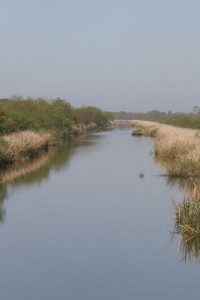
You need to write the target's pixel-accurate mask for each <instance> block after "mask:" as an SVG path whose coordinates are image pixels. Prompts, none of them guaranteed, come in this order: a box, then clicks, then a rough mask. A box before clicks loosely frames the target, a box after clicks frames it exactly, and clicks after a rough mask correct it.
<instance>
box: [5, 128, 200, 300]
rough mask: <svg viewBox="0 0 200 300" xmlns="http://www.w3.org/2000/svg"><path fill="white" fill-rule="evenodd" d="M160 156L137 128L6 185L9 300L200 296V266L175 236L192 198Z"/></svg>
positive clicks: (96, 140)
mask: <svg viewBox="0 0 200 300" xmlns="http://www.w3.org/2000/svg"><path fill="white" fill-rule="evenodd" d="M152 150H153V140H152V139H150V138H144V137H139V138H138V137H132V136H131V130H130V129H124V130H119V129H116V130H113V131H110V132H102V133H97V134H92V135H90V136H88V137H86V138H84V139H83V140H82V141H81V142H79V143H76V144H72V145H71V146H63V147H61V148H60V149H57V150H56V151H55V153H53V155H52V156H51V157H50V158H49V159H46V161H45V162H44V163H43V164H41V166H40V167H39V168H38V169H37V170H33V171H31V172H30V173H29V174H26V175H24V176H22V177H19V178H18V179H14V180H13V181H12V182H10V183H8V184H6V183H4V184H2V185H1V187H0V188H1V198H0V220H1V223H0V295H1V297H0V299H3V300H18V299H19V300H27V299H29V300H51V299H52V300H55V299H59V300H64V299H67V300H79V299H80V300H100V299H101V300H122V299H124V300H132V299H136V300H140V299H141V300H146V299H148V300H150V299H153V300H155V299H159V300H162V299H166V300H169V299H176V300H177V299H181V300H183V299H197V298H198V295H199V294H200V287H199V276H200V266H199V264H195V263H193V262H192V261H191V262H190V263H189V262H187V263H185V262H184V261H182V255H181V253H180V254H178V249H179V244H178V243H179V242H178V239H176V238H175V240H173V241H171V235H170V231H171V230H172V229H173V223H174V220H173V207H172V199H175V200H181V199H182V197H183V192H182V191H181V190H179V189H178V188H177V187H175V186H173V185H171V186H170V185H169V184H167V182H166V179H165V178H163V177H160V176H158V175H159V174H162V173H163V170H162V169H161V168H160V167H159V166H158V165H156V164H155V162H154V159H153V156H152V155H151V152H152ZM140 173H142V174H144V177H143V178H140V177H139V174H140Z"/></svg>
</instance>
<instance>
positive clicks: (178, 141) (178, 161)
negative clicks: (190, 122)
mask: <svg viewBox="0 0 200 300" xmlns="http://www.w3.org/2000/svg"><path fill="white" fill-rule="evenodd" d="M132 125H133V127H134V129H133V135H146V136H151V137H155V151H154V153H155V156H156V157H157V158H159V159H161V161H162V164H163V165H164V166H165V168H166V171H167V173H166V175H169V176H177V177H186V178H192V177H199V176H200V133H199V131H198V130H194V129H185V128H178V127H173V126H170V125H163V124H159V123H155V122H147V121H132Z"/></svg>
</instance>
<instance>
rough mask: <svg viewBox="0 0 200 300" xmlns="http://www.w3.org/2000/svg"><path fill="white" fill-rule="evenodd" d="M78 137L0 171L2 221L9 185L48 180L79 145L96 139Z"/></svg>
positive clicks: (0, 211)
mask: <svg viewBox="0 0 200 300" xmlns="http://www.w3.org/2000/svg"><path fill="white" fill-rule="evenodd" d="M84 138H85V136H83V135H82V136H81V137H78V138H76V139H74V140H73V141H72V142H70V143H67V144H63V145H61V146H60V147H52V148H50V149H49V151H48V152H45V153H43V154H42V155H40V156H39V157H38V158H34V159H32V160H31V161H28V162H27V161H24V162H20V163H18V164H16V165H14V166H11V167H10V168H8V169H6V170H1V172H0V222H3V221H4V220H5V207H4V203H5V200H6V198H8V186H11V187H12V188H18V187H19V186H21V185H33V184H38V183H41V182H42V181H43V180H47V179H48V178H49V176H50V174H51V171H55V172H59V171H60V170H62V169H63V168H66V166H67V164H69V162H70V158H71V157H72V156H73V155H74V154H75V152H76V151H75V150H76V149H77V148H78V147H80V146H81V147H89V146H91V145H92V144H93V143H94V141H90V140H88V139H84Z"/></svg>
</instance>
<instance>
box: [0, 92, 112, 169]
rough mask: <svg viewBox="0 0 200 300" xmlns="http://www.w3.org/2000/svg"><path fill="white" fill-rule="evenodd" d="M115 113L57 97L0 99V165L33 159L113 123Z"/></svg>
mask: <svg viewBox="0 0 200 300" xmlns="http://www.w3.org/2000/svg"><path fill="white" fill-rule="evenodd" d="M111 119H112V116H111V115H110V114H109V113H107V112H104V111H102V110H101V109H99V108H97V107H91V106H90V107H81V108H73V107H72V106H71V105H70V104H69V102H67V101H65V100H63V99H60V98H57V99H54V100H51V101H47V100H45V99H42V98H37V99H32V98H28V99H23V98H21V97H13V98H11V99H0V168H1V167H3V166H5V165H7V164H8V163H13V162H16V161H17V160H19V159H22V158H23V159H24V158H31V157H34V156H35V155H37V154H38V153H40V152H41V151H44V150H47V148H48V146H49V145H50V144H54V145H55V144H58V143H60V142H61V141H64V140H69V139H71V138H73V137H74V136H77V135H79V134H82V133H83V132H86V131H92V130H103V129H106V128H108V127H109V126H110V124H111Z"/></svg>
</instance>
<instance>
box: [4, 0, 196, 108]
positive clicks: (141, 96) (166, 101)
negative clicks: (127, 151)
mask: <svg viewBox="0 0 200 300" xmlns="http://www.w3.org/2000/svg"><path fill="white" fill-rule="evenodd" d="M12 95H21V96H24V97H26V96H32V97H38V96H42V97H47V98H49V99H51V98H55V97H61V98H65V99H67V100H68V101H69V102H70V103H71V104H72V105H73V106H81V105H96V106H98V107H101V108H103V109H106V110H112V111H117V110H128V111H147V110H152V109H159V110H165V111H167V110H169V109H172V110H173V111H174V110H175V111H176V110H179V111H191V109H192V107H193V106H194V105H199V104H200V1H199V0H190V1H189V0H20V1H17V0H0V98H2V97H10V96H12Z"/></svg>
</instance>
